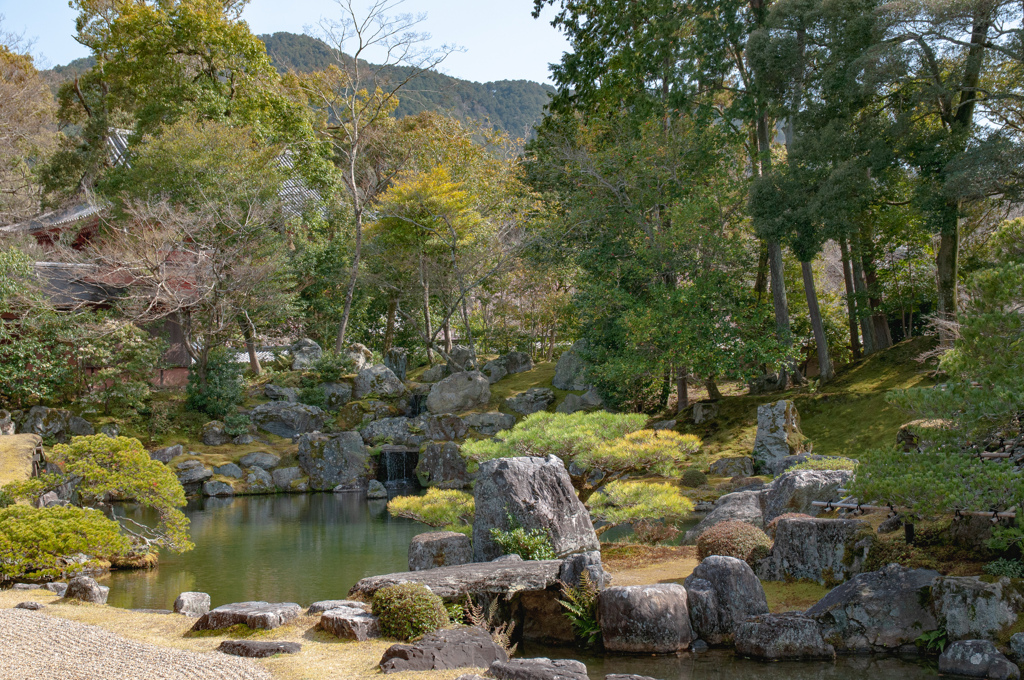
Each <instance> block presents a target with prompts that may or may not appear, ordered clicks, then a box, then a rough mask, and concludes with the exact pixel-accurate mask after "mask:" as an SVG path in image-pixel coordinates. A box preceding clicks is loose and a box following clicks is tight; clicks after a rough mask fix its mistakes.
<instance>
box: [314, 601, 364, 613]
mask: <svg viewBox="0 0 1024 680" xmlns="http://www.w3.org/2000/svg"><path fill="white" fill-rule="evenodd" d="M342 607H348V608H349V609H358V610H359V611H363V612H368V611H370V605H368V604H367V603H366V602H359V601H358V600H320V601H319V602H314V603H313V604H311V605H309V609H307V610H306V615H307V616H312V615H314V614H322V613H323V612H329V611H330V610H332V609H341V608H342Z"/></svg>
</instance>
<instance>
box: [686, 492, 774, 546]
mask: <svg viewBox="0 0 1024 680" xmlns="http://www.w3.org/2000/svg"><path fill="white" fill-rule="evenodd" d="M761 493H762V492H761V491H736V492H734V493H727V494H725V495H724V496H722V497H721V498H719V499H718V500H717V501H715V507H714V509H713V510H712V511H711V512H709V513H708V514H707V516H705V517H704V519H702V520H701V521H700V523H699V524H697V526H695V527H694V528H693V529H690V530H689V531H687V532H686V535H685V536H684V542H685V543H693V542H694V541H696V540H697V537H698V536H700V535H701V534H702V533H704V532H705V531H707V530H708V529H710V528H711V527H713V526H715V525H716V524H718V523H719V522H728V521H732V520H736V521H739V522H747V523H749V524H753V525H754V526H756V527H761V528H764V516H763V515H762V514H761Z"/></svg>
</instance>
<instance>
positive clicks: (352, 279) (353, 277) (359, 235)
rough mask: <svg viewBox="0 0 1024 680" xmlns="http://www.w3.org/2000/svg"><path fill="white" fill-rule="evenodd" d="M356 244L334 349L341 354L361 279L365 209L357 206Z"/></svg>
mask: <svg viewBox="0 0 1024 680" xmlns="http://www.w3.org/2000/svg"><path fill="white" fill-rule="evenodd" d="M355 213H356V215H355V218H356V220H355V221H356V246H355V250H354V252H353V253H352V273H351V274H350V275H349V277H348V289H347V290H346V291H345V310H344V311H343V312H342V314H341V323H340V324H338V337H337V339H336V340H335V341H334V351H335V352H337V353H338V354H341V352H342V350H343V349H345V333H347V332H348V320H349V316H351V314H352V298H353V297H354V296H355V293H356V282H357V281H358V280H359V258H360V257H362V254H363V211H362V210H361V209H359V208H358V206H357V208H356V211H355Z"/></svg>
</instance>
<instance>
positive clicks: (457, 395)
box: [427, 371, 491, 413]
mask: <svg viewBox="0 0 1024 680" xmlns="http://www.w3.org/2000/svg"><path fill="white" fill-rule="evenodd" d="M490 400H491V387H490V383H488V382H487V378H485V377H484V376H483V374H482V373H480V372H479V371H468V372H462V373H456V374H454V375H450V376H448V377H447V378H445V379H444V380H442V381H441V382H438V383H434V386H433V387H431V388H430V394H429V395H428V396H427V410H428V411H430V412H431V413H461V412H463V411H470V410H472V409H475V408H479V407H481V406H485V405H487V402H489V401H490Z"/></svg>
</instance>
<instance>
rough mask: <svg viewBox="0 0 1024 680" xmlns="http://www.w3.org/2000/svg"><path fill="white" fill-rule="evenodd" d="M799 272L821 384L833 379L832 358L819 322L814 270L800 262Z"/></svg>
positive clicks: (809, 265)
mask: <svg viewBox="0 0 1024 680" xmlns="http://www.w3.org/2000/svg"><path fill="white" fill-rule="evenodd" d="M800 270H801V271H802V272H803V275H804V292H805V293H806V294H807V310H808V313H809V314H810V317H811V327H812V328H813V329H814V344H815V345H817V349H818V372H819V374H820V375H819V378H818V379H819V380H820V381H821V383H822V384H824V383H827V382H829V381H830V380H832V378H834V377H835V371H834V370H833V369H832V358H831V357H830V356H829V353H828V338H826V337H825V324H824V323H822V320H821V309H820V308H819V307H818V293H817V291H816V290H815V288H814V269H813V268H812V267H811V263H810V262H801V263H800Z"/></svg>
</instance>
